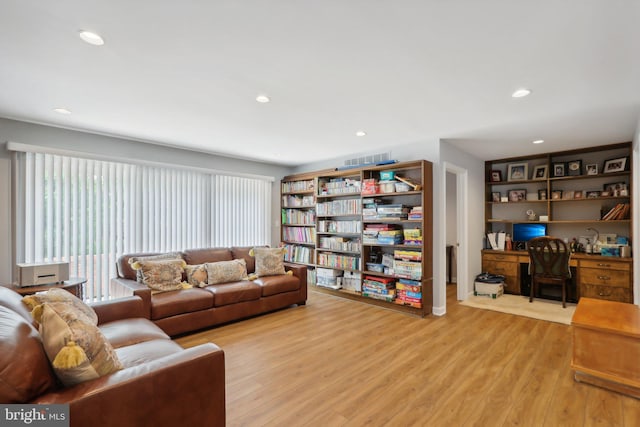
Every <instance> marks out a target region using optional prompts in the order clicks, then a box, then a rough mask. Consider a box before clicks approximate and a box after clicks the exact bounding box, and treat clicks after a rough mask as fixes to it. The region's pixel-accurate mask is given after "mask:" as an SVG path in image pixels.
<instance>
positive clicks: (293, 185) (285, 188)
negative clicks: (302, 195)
mask: <svg viewBox="0 0 640 427" xmlns="http://www.w3.org/2000/svg"><path fill="white" fill-rule="evenodd" d="M311 190H313V180H312V179H309V180H307V181H287V182H283V183H282V192H283V193H293V192H296V191H311Z"/></svg>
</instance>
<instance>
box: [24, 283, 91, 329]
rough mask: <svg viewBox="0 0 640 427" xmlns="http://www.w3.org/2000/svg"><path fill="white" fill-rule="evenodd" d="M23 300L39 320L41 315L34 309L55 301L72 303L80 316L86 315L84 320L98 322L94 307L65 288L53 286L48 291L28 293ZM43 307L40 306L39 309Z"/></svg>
mask: <svg viewBox="0 0 640 427" xmlns="http://www.w3.org/2000/svg"><path fill="white" fill-rule="evenodd" d="M22 302H23V303H24V304H25V305H26V306H27V307H29V310H31V315H32V316H33V318H34V319H35V320H36V321H38V322H39V320H38V317H39V315H37V316H36V315H35V314H34V310H36V308H38V306H40V305H42V304H44V303H48V302H55V303H63V304H68V305H70V306H71V307H72V308H73V310H74V311H75V312H76V313H77V314H78V316H84V320H86V321H88V322H90V323H92V324H94V325H97V324H98V315H97V314H96V312H95V311H94V310H93V308H91V307H90V306H88V305H87V304H85V303H84V301H82V300H81V299H80V298H78V297H76V296H75V295H73V294H72V293H70V292H67V291H65V290H64V289H58V288H51V289H49V290H48V291H47V292H41V293H37V294H33V295H27V296H26V297H24V298H22ZM41 309H42V307H40V308H38V310H41Z"/></svg>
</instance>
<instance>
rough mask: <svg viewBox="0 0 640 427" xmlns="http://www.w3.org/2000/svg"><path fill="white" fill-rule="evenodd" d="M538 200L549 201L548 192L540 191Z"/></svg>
mask: <svg viewBox="0 0 640 427" xmlns="http://www.w3.org/2000/svg"><path fill="white" fill-rule="evenodd" d="M538 200H547V190H546V188H545V189H542V190H538Z"/></svg>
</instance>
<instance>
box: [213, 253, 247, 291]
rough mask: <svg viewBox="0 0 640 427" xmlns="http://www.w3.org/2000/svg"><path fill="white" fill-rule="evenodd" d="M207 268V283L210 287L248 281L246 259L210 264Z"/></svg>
mask: <svg viewBox="0 0 640 427" xmlns="http://www.w3.org/2000/svg"><path fill="white" fill-rule="evenodd" d="M205 267H206V268H207V276H208V279H207V283H208V284H209V285H217V284H218V283H228V282H237V281H238V280H246V279H247V263H246V261H245V260H244V259H234V260H232V261H219V262H208V263H206V264H205ZM204 286H206V284H205V285H204Z"/></svg>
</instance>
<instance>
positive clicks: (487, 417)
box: [177, 286, 640, 426]
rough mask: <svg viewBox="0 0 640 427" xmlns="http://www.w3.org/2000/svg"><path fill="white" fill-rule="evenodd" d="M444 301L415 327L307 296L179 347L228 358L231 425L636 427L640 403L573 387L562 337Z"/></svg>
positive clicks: (546, 325)
mask: <svg viewBox="0 0 640 427" xmlns="http://www.w3.org/2000/svg"><path fill="white" fill-rule="evenodd" d="M447 294H448V296H447V298H448V301H447V315H446V316H443V317H436V316H428V317H426V318H424V319H420V318H416V317H412V316H408V315H406V314H400V313H397V312H393V311H390V310H386V309H383V308H379V307H374V306H369V305H366V304H362V303H359V302H355V301H349V300H346V299H341V298H337V297H333V296H330V295H325V294H320V293H317V292H313V291H310V292H309V300H308V302H307V305H306V306H303V307H293V308H289V309H285V310H282V311H278V312H275V313H270V314H267V315H263V316H259V317H256V318H253V319H249V320H244V321H240V322H237V323H233V324H229V325H226V326H222V327H218V328H215V329H211V330H208V331H204V332H200V333H196V334H192V335H188V336H184V337H181V338H178V339H177V341H178V342H179V343H180V344H181V345H183V346H184V347H190V346H193V345H197V344H200V343H203V342H209V341H210V342H214V343H216V344H217V345H219V346H220V347H222V348H223V349H224V351H225V356H226V375H227V378H226V382H227V384H226V387H227V388H226V391H227V425H228V426H342V425H347V426H361V425H373V426H380V425H389V426H413V425H415V426H463V425H464V426H466V425H476V426H513V425H519V426H595V425H597V426H607V425H608V426H640V400H637V399H633V398H630V397H625V396H622V395H619V394H616V393H613V392H609V391H605V390H603V389H599V388H596V387H593V386H590V385H586V384H580V383H576V382H574V380H573V376H572V373H571V371H570V368H569V363H570V359H571V333H570V331H571V329H570V327H569V326H566V325H561V324H557V323H551V322H545V321H539V320H533V319H529V318H525V317H518V316H514V315H510V314H503V313H497V312H493V311H488V310H481V309H477V308H471V307H465V306H461V305H459V304H458V303H457V302H456V299H455V286H448V287H447ZM639 363H640V361H639Z"/></svg>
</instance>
